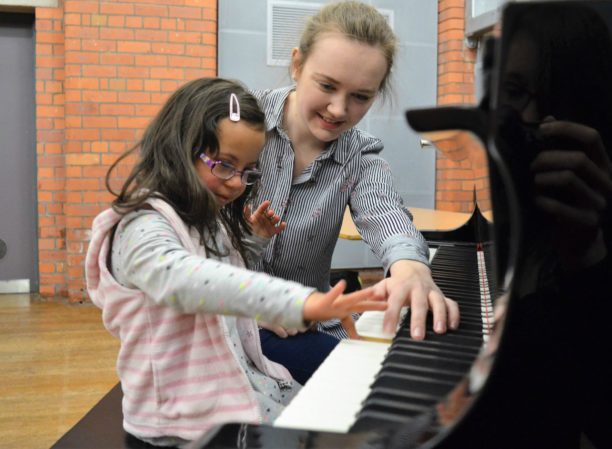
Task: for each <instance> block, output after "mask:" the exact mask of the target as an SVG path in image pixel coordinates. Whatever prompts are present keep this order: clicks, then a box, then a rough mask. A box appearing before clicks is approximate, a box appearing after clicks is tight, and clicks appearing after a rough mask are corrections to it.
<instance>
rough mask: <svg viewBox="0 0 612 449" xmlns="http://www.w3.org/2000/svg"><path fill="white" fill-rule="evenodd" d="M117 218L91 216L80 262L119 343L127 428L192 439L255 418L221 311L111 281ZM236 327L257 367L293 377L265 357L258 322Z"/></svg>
mask: <svg viewBox="0 0 612 449" xmlns="http://www.w3.org/2000/svg"><path fill="white" fill-rule="evenodd" d="M150 204H151V206H152V207H154V208H155V209H156V210H157V211H158V212H160V213H161V214H162V215H163V216H164V217H165V218H166V219H167V220H168V221H169V223H170V224H171V225H172V226H173V227H174V229H175V231H176V233H177V234H178V236H179V238H180V240H181V242H182V244H183V245H184V247H185V248H186V249H187V250H188V251H190V252H193V253H195V254H200V255H203V256H205V253H204V249H203V247H202V246H200V245H199V242H198V240H197V239H196V238H194V237H193V236H191V235H190V232H189V229H188V228H187V226H186V225H185V224H184V223H183V222H182V220H181V219H180V218H179V216H178V215H177V214H176V212H175V211H174V210H173V209H172V207H171V206H169V205H168V204H167V203H165V202H164V201H161V200H150ZM121 218H122V216H121V215H119V214H117V213H116V212H115V211H113V210H112V209H108V210H106V211H104V212H102V213H101V214H99V215H98V216H97V217H96V218H95V220H94V222H93V227H92V238H91V242H90V244H89V248H88V251H87V257H86V262H85V263H86V277H87V290H88V292H89V295H90V297H91V300H92V301H93V303H94V304H95V305H97V306H98V307H100V308H101V309H102V318H103V321H104V325H105V327H106V328H107V329H108V331H109V332H110V333H111V334H113V335H114V336H116V337H118V338H119V339H120V340H121V348H120V350H119V355H118V360H117V372H118V374H119V379H120V380H121V385H122V389H123V393H124V397H123V420H124V421H123V425H124V428H125V430H126V431H128V432H130V433H132V434H133V435H136V436H139V437H143V438H155V437H162V436H176V437H180V438H184V439H186V440H193V439H195V438H197V437H199V436H201V435H202V433H203V432H205V431H207V430H208V429H210V428H211V427H212V426H215V425H217V424H221V423H225V422H236V421H240V422H248V423H259V422H260V421H261V417H260V413H259V408H258V404H257V401H256V399H255V396H254V393H253V390H252V387H251V385H250V383H249V381H248V379H247V377H246V374H245V373H244V372H243V371H242V369H241V368H240V365H239V363H238V361H237V360H236V358H235V355H234V353H233V352H232V350H231V343H230V342H229V340H228V338H227V337H226V333H225V332H224V327H223V325H222V321H221V319H220V317H219V316H218V315H214V314H204V313H200V314H185V313H181V312H180V311H178V310H176V309H174V308H172V307H168V306H161V305H157V304H155V303H154V302H153V301H152V300H150V299H149V298H147V296H146V295H145V294H144V293H143V292H142V291H140V290H134V289H130V288H126V287H123V286H122V285H120V284H119V283H117V282H116V281H115V279H114V278H113V276H112V274H111V273H110V272H109V270H108V266H107V256H108V253H109V249H110V244H111V241H110V234H109V231H110V230H111V229H112V228H113V226H114V225H115V224H116V223H118V222H119V220H120V219H121ZM237 259H238V258H237V257H235V258H234V260H233V262H238V260H237ZM237 325H238V326H239V327H241V329H242V331H243V332H241V334H242V335H249V336H250V338H249V339H248V341H243V344H244V349H245V352H246V353H247V354H248V355H249V357H251V359H252V360H253V362H254V363H255V365H256V366H257V367H258V368H259V369H260V370H261V371H262V372H264V373H265V374H267V375H269V376H271V377H274V378H277V379H283V380H289V379H291V376H290V374H289V372H288V371H287V370H286V369H285V368H284V367H283V366H281V365H278V364H276V363H274V362H271V361H269V360H268V359H266V357H265V356H264V355H263V354H262V352H261V343H260V340H259V333H258V330H257V325H256V322H255V321H254V320H252V319H247V318H238V319H237Z"/></svg>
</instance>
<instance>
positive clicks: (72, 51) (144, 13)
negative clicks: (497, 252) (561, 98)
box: [35, 0, 486, 301]
mask: <svg viewBox="0 0 612 449" xmlns="http://www.w3.org/2000/svg"><path fill="white" fill-rule="evenodd" d="M257 1H260V0H257ZM216 8H217V2H216V1H215V0H164V2H158V1H156V0H108V1H101V0H60V1H59V2H58V6H57V7H56V8H41V7H39V8H36V25H35V27H36V105H37V109H36V115H37V117H36V118H37V154H38V198H39V218H38V220H39V241H38V244H39V273H40V293H41V294H42V295H43V296H46V297H68V298H69V299H70V300H71V301H81V300H84V299H85V298H86V293H85V290H84V268H83V260H84V257H85V252H86V250H87V244H88V241H89V237H90V236H89V230H90V227H91V221H92V219H93V217H94V216H95V215H96V214H97V213H98V212H99V211H100V210H102V209H103V208H105V207H107V206H108V204H109V201H110V200H111V197H110V195H109V194H108V193H107V191H106V188H105V185H104V176H105V174H106V170H107V168H108V166H109V165H110V164H111V163H112V161H114V160H115V159H116V157H117V156H118V155H119V154H120V153H122V152H123V151H125V150H126V149H128V148H129V147H131V146H132V145H133V144H134V143H135V142H136V140H137V138H138V136H139V133H140V132H141V131H142V129H143V128H144V127H145V126H146V124H147V123H148V121H149V120H150V119H151V118H152V116H153V115H154V114H155V113H156V111H157V110H158V108H159V106H160V104H161V103H163V101H164V100H165V99H166V97H167V96H168V95H169V94H170V93H171V92H173V91H174V90H176V88H177V87H178V86H179V85H181V84H182V83H184V82H185V81H187V80H191V79H193V78H197V77H200V76H214V75H215V74H216V59H217V58H216V56H217V55H216V51H217V37H216V34H217V9H216ZM463 30H464V1H463V0H439V72H438V102H439V104H456V103H468V104H471V103H473V102H474V86H473V83H474V77H473V73H474V60H475V51H474V50H472V49H469V48H467V47H466V46H465V45H464V31H463ZM436 166H437V167H436V168H437V179H436V207H437V208H439V209H444V210H458V211H467V210H471V207H472V206H471V203H472V191H473V188H474V185H476V186H477V188H478V189H479V191H484V190H485V189H483V188H482V184H483V183H484V181H483V179H486V172H485V171H483V170H484V159H483V160H481V161H476V162H469V163H468V162H465V161H463V162H455V161H452V160H451V159H449V158H447V157H445V156H444V155H442V154H441V153H439V156H438V158H437V163H436ZM124 173H125V172H124ZM474 179H476V181H474Z"/></svg>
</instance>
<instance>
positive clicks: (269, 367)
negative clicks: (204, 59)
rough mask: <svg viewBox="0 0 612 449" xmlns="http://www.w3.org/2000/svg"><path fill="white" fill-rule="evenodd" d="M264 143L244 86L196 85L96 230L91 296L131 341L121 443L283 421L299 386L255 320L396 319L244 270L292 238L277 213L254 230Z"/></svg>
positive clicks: (357, 302)
mask: <svg viewBox="0 0 612 449" xmlns="http://www.w3.org/2000/svg"><path fill="white" fill-rule="evenodd" d="M264 142H265V128H264V115H263V113H262V112H261V110H260V109H259V107H258V104H257V102H256V100H255V98H253V97H252V96H251V95H250V94H248V93H247V92H245V90H244V88H243V87H241V86H240V85H239V84H237V83H235V82H232V81H228V80H223V79H199V80H196V81H193V82H190V83H188V84H186V85H184V86H183V87H181V88H180V89H179V90H178V91H177V92H176V93H175V94H173V95H172V96H171V97H170V98H169V100H168V101H167V103H166V104H165V105H164V106H163V107H162V109H161V111H160V112H159V114H158V115H157V117H156V118H155V119H154V120H153V122H152V123H151V124H150V125H149V127H148V128H147V129H146V131H145V133H144V135H143V137H142V139H141V140H140V142H139V144H138V145H137V147H136V148H138V149H139V150H140V159H139V161H138V163H137V164H136V166H135V167H134V169H133V170H132V172H131V174H130V175H129V177H128V179H127V180H126V182H125V184H124V186H123V188H122V190H121V192H120V193H119V194H118V196H117V198H116V199H115V201H114V202H113V207H112V208H111V209H108V210H106V211H104V212H102V213H101V214H100V215H98V217H96V219H95V220H94V223H93V229H92V240H91V243H90V246H89V249H88V252H87V259H86V268H87V288H88V291H89V294H90V296H91V299H92V301H93V302H94V303H95V304H96V305H97V306H98V307H100V308H102V310H103V320H104V324H105V326H106V328H107V329H108V330H109V331H110V332H111V333H112V334H113V335H115V336H117V337H119V338H120V340H121V349H120V351H119V356H118V362H117V371H118V374H119V378H120V380H121V385H122V389H123V393H124V399H123V416H124V427H125V430H126V431H127V432H129V433H131V434H133V435H135V436H136V437H137V438H139V439H141V440H144V441H146V442H149V443H151V444H155V445H162V446H164V445H165V446H168V445H181V444H183V443H185V442H187V441H189V440H192V439H194V438H196V437H197V436H199V435H201V434H202V432H204V431H206V430H207V429H209V428H210V427H211V426H214V425H217V424H219V423H223V422H227V421H240V422H251V423H260V422H271V421H273V420H274V419H275V417H276V416H277V415H278V414H279V412H280V411H281V410H282V408H283V406H284V405H286V404H287V403H288V402H289V400H290V399H291V398H292V397H293V396H294V395H295V393H296V391H297V389H298V388H299V385H298V384H297V383H296V382H295V381H293V380H292V378H291V376H290V375H289V373H288V372H287V370H286V369H285V368H283V367H282V366H280V365H278V364H275V363H273V362H270V361H269V360H267V359H266V358H265V357H264V356H263V355H262V352H261V345H260V341H259V335H258V330H257V325H256V322H255V320H258V321H259V320H262V321H265V322H268V323H272V324H276V325H282V326H287V327H297V328H300V329H304V328H305V327H306V326H307V325H308V322H309V321H316V320H325V319H329V318H332V317H336V318H348V319H345V322H346V323H347V325H349V327H350V324H351V320H350V313H352V312H354V311H362V310H366V309H372V310H381V309H382V310H384V309H385V307H386V305H385V302H384V301H380V299H381V297H377V296H374V295H372V291H371V290H370V291H366V292H360V293H358V294H350V295H342V292H343V290H344V285H340V286H338V288H334V289H332V290H331V291H330V292H328V293H326V294H323V293H318V292H316V291H315V290H314V289H313V288H311V287H304V286H302V285H300V284H298V283H295V282H289V281H285V280H281V279H277V278H273V277H270V276H268V275H266V274H263V273H257V272H252V271H248V270H247V269H245V268H244V266H245V265H247V266H248V265H249V264H250V262H249V261H250V260H251V257H253V256H254V255H255V254H256V252H257V251H258V250H259V249H260V248H261V246H262V245H263V244H264V243H265V242H266V241H267V239H266V237H271V236H272V235H274V234H277V233H279V232H280V231H281V230H282V229H283V227H282V226H279V217H278V216H277V215H276V214H274V212H273V211H272V210H269V209H268V206H269V203H267V202H264V203H263V204H262V205H261V206H260V207H258V208H257V209H256V210H255V211H254V212H253V213H252V214H251V213H248V214H247V215H246V217H245V210H244V205H245V202H246V200H247V198H248V197H249V195H251V194H252V193H253V190H254V187H255V186H256V185H257V181H258V179H259V177H260V171H259V170H258V168H257V160H258V157H259V153H260V151H261V149H262V147H263V145H264ZM132 151H133V150H132ZM128 154H129V153H128ZM125 156H126V155H124V156H122V158H120V159H119V161H120V160H121V159H123V157H125ZM119 161H117V162H116V163H115V164H114V165H113V166H112V167H111V169H110V170H109V175H110V171H112V170H113V168H114V166H115V165H116V164H117V163H118V162H119ZM108 185H109V176H108V175H107V186H108ZM109 190H111V189H110V187H109ZM111 191H112V190H111ZM251 229H252V230H253V231H255V232H257V233H258V234H259V236H251V235H250V234H251ZM246 317H254V318H255V320H253V319H252V318H246ZM352 330H353V331H354V328H353V329H352Z"/></svg>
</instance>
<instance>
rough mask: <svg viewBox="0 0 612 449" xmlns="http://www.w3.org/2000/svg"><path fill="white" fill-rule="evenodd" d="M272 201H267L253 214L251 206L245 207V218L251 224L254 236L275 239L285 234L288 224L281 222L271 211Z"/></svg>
mask: <svg viewBox="0 0 612 449" xmlns="http://www.w3.org/2000/svg"><path fill="white" fill-rule="evenodd" d="M270 204H271V203H270V201H268V200H266V201H264V202H263V203H261V204H260V205H259V207H258V208H257V209H255V212H251V206H250V205H248V204H247V205H246V206H244V216H245V218H246V220H247V221H248V222H249V223H250V225H251V229H252V230H253V234H255V235H258V236H260V237H266V238H270V237H274V236H275V235H276V234H279V233H281V232H283V230H284V229H285V228H286V227H287V223H285V222H284V221H281V219H280V217H279V216H278V215H276V213H275V212H274V210H272V209H270Z"/></svg>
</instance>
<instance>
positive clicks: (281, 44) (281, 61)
mask: <svg viewBox="0 0 612 449" xmlns="http://www.w3.org/2000/svg"><path fill="white" fill-rule="evenodd" d="M323 5H324V3H305V2H292V1H281V0H268V20H267V64H268V65H270V66H288V65H289V62H290V61H291V49H292V48H293V47H297V45H298V43H299V38H300V35H301V34H302V30H303V29H304V24H305V23H306V20H307V19H308V18H309V17H310V16H313V15H314V14H316V12H317V11H318V10H319V9H320V8H321V7H322V6H323ZM378 10H379V11H380V13H381V14H382V15H383V16H385V17H386V18H387V21H388V22H389V24H390V25H391V28H393V11H392V10H389V9H380V8H379V9H378Z"/></svg>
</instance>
